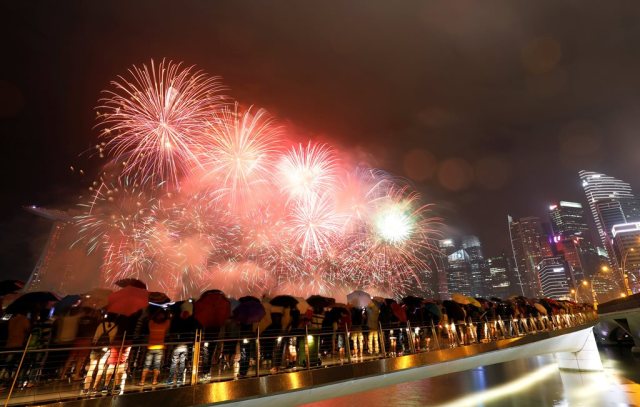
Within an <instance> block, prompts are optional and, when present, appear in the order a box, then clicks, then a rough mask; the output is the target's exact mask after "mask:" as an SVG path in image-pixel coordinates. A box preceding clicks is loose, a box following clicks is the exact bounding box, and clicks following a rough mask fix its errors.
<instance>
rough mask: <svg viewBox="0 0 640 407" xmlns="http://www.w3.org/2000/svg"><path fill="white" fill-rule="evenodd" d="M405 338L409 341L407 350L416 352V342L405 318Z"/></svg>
mask: <svg viewBox="0 0 640 407" xmlns="http://www.w3.org/2000/svg"><path fill="white" fill-rule="evenodd" d="M407 340H408V341H409V350H410V351H411V353H412V354H414V353H416V344H415V337H414V335H413V331H412V329H411V323H410V322H409V321H408V320H407Z"/></svg>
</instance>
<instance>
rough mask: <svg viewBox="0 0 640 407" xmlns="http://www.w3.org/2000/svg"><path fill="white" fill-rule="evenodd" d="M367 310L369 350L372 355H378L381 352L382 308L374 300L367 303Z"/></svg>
mask: <svg viewBox="0 0 640 407" xmlns="http://www.w3.org/2000/svg"><path fill="white" fill-rule="evenodd" d="M365 311H366V313H367V327H368V328H369V335H367V351H368V352H369V354H370V355H377V354H379V353H380V334H379V332H380V330H379V329H380V325H379V316H380V308H378V306H377V305H376V303H375V302H373V301H372V302H370V303H369V305H367V308H366V310H365Z"/></svg>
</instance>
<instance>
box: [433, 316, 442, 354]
mask: <svg viewBox="0 0 640 407" xmlns="http://www.w3.org/2000/svg"><path fill="white" fill-rule="evenodd" d="M431 335H432V336H433V339H434V340H435V341H436V346H437V347H438V350H440V340H439V339H438V332H437V331H436V324H435V323H434V322H433V319H432V320H431Z"/></svg>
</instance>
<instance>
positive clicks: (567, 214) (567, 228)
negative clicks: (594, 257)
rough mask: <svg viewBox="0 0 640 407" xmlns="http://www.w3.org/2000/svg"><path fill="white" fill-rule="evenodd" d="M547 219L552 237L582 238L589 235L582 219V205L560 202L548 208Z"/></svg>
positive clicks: (585, 222)
mask: <svg viewBox="0 0 640 407" xmlns="http://www.w3.org/2000/svg"><path fill="white" fill-rule="evenodd" d="M549 218H550V219H551V227H552V228H553V234H554V235H560V236H582V237H583V238H584V237H587V239H588V235H589V227H588V226H587V221H586V219H585V217H584V209H583V208H582V204H580V203H578V202H570V201H560V202H558V203H557V204H553V205H550V206H549Z"/></svg>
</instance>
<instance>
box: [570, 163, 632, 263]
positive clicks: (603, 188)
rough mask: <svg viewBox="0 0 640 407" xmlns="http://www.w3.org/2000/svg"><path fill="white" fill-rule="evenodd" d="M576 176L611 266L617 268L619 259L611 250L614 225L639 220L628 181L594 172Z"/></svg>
mask: <svg viewBox="0 0 640 407" xmlns="http://www.w3.org/2000/svg"><path fill="white" fill-rule="evenodd" d="M579 176H580V180H581V182H582V188H583V189H584V193H585V195H586V198H587V202H588V204H589V209H590V210H591V214H592V216H593V220H594V222H595V224H596V229H597V230H598V237H599V238H600V241H601V242H602V245H603V246H604V247H605V249H606V250H607V253H608V255H609V261H610V266H611V267H612V268H617V269H619V267H620V266H621V263H622V259H620V258H618V256H617V255H616V250H615V249H614V247H613V235H612V229H613V226H615V225H620V224H624V223H631V222H637V221H640V204H639V202H638V200H637V199H636V198H635V196H634V195H633V191H632V190H631V185H629V184H628V183H627V182H624V181H621V180H619V179H616V178H613V177H611V176H609V175H606V174H602V173H597V172H593V171H584V170H582V171H580V172H579Z"/></svg>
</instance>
